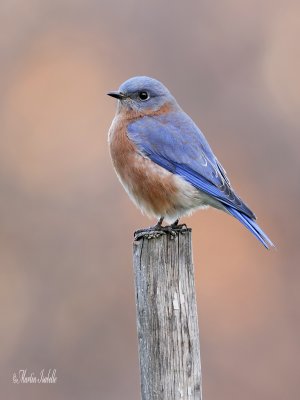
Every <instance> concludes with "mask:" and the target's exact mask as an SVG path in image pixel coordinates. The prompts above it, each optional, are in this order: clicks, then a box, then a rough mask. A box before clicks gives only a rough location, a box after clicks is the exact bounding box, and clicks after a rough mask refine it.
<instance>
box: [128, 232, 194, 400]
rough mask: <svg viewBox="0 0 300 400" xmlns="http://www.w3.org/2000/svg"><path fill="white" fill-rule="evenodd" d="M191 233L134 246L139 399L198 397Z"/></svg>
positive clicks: (142, 240) (144, 238) (142, 239)
mask: <svg viewBox="0 0 300 400" xmlns="http://www.w3.org/2000/svg"><path fill="white" fill-rule="evenodd" d="M145 232H146V231H145ZM148 233H149V232H148ZM191 235H192V234H191V229H187V230H184V231H181V232H180V233H176V236H172V235H170V234H164V235H160V236H158V237H155V235H153V236H154V237H152V238H149V236H147V234H145V235H143V234H141V233H139V237H140V239H139V240H136V241H135V242H134V245H133V267H134V274H135V289H136V307H137V331H138V344H139V358H140V371H141V391H142V400H201V399H202V381H201V364H200V343H199V328H198V317H197V305H196V296H195V284H194V267H193V260H192V246H191Z"/></svg>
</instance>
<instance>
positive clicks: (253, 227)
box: [225, 205, 275, 249]
mask: <svg viewBox="0 0 300 400" xmlns="http://www.w3.org/2000/svg"><path fill="white" fill-rule="evenodd" d="M225 208H226V209H227V211H228V212H229V213H230V214H231V215H232V216H233V217H235V218H236V219H237V220H239V221H240V222H241V223H242V224H243V225H244V226H245V227H246V228H247V229H248V230H249V231H250V232H251V233H252V234H253V235H254V236H255V237H256V238H257V239H258V240H259V241H260V242H261V243H262V244H263V245H264V246H265V248H266V249H270V247H275V246H274V244H273V243H272V241H271V240H270V239H269V238H268V236H267V235H266V234H265V233H264V231H263V230H262V229H261V228H260V227H259V226H258V224H257V223H256V222H255V221H254V220H253V219H251V218H249V217H248V216H247V215H245V214H244V213H242V212H240V211H238V210H236V209H235V208H233V207H230V206H227V205H226V206H225Z"/></svg>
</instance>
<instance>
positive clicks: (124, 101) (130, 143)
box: [108, 76, 274, 249]
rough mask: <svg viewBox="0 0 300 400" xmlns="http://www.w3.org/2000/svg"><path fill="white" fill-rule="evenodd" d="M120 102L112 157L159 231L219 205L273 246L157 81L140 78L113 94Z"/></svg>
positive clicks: (197, 132)
mask: <svg viewBox="0 0 300 400" xmlns="http://www.w3.org/2000/svg"><path fill="white" fill-rule="evenodd" d="M108 95H109V96H112V97H114V98H116V99H117V100H118V102H117V111H116V115H115V117H114V119H113V121H112V125H111V127H110V129H109V134H108V142H109V148H110V154H111V159H112V162H113V165H114V168H115V171H116V173H117V176H118V178H119V180H120V181H121V183H122V185H123V186H124V188H125V190H126V192H127V193H128V195H129V197H130V198H131V199H132V201H133V202H134V203H135V204H136V206H137V207H138V208H140V209H141V211H142V212H143V213H144V214H146V215H147V216H149V217H151V218H153V217H155V218H157V219H158V223H157V225H156V226H155V227H154V228H155V229H163V227H162V223H163V220H165V221H166V222H167V223H171V227H173V228H175V227H176V226H178V222H179V219H180V218H181V217H182V216H184V215H190V214H191V213H192V212H193V211H195V210H197V209H200V208H206V207H209V206H211V207H214V208H217V209H219V210H222V211H225V212H226V213H227V214H230V215H232V216H233V217H235V218H236V219H237V220H239V221H240V222H241V223H242V224H243V225H244V226H245V227H246V228H247V229H248V230H249V231H250V232H251V233H252V234H253V235H254V236H255V237H256V238H257V239H258V240H259V241H260V242H261V243H262V244H263V245H264V246H265V247H266V248H267V249H268V248H270V247H272V246H274V245H273V243H272V242H271V240H270V239H269V238H268V236H267V235H266V234H265V233H264V232H263V231H262V229H261V228H260V227H259V226H258V224H257V223H256V222H255V219H256V217H255V215H254V213H253V212H252V211H251V210H250V209H249V207H248V206H247V205H246V204H245V203H244V202H243V201H242V200H241V198H240V197H239V196H238V195H237V194H236V193H235V192H234V190H233V188H232V186H231V184H230V181H229V179H228V177H227V175H226V172H225V170H224V168H223V167H222V165H221V164H220V162H219V161H218V159H217V158H216V156H215V155H214V153H213V151H212V149H211V147H210V146H209V144H208V142H207V140H206V139H205V137H204V135H203V133H202V132H201V131H200V129H199V128H198V127H197V125H196V124H195V123H194V122H193V120H192V119H191V118H190V117H189V116H188V115H187V114H186V113H185V112H184V111H183V110H182V109H181V108H180V106H179V105H178V104H177V102H176V100H175V98H174V97H173V96H172V94H171V93H170V92H169V90H168V89H167V88H166V87H165V86H164V85H163V84H162V83H161V82H159V81H158V80H156V79H153V78H149V77H146V76H137V77H134V78H131V79H128V80H127V81H126V82H124V83H123V84H122V85H121V86H120V88H119V90H118V91H114V92H109V93H108Z"/></svg>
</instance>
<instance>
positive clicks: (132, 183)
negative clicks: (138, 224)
mask: <svg viewBox="0 0 300 400" xmlns="http://www.w3.org/2000/svg"><path fill="white" fill-rule="evenodd" d="M132 119H133V118H132V117H131V116H130V115H128V116H127V117H126V116H124V115H120V114H119V115H117V116H116V117H115V119H114V121H113V123H112V126H111V128H110V131H109V145H110V153H111V158H112V162H113V165H114V167H115V170H116V172H117V175H118V177H119V179H120V181H121V183H122V184H123V186H124V188H125V190H126V191H127V193H128V194H129V196H130V197H131V198H132V200H133V201H134V202H135V203H136V205H137V206H138V207H139V208H141V210H142V211H143V212H144V213H145V214H147V215H149V216H152V217H160V216H163V215H166V214H170V213H172V212H173V210H174V209H175V208H176V204H175V202H176V201H175V199H176V194H177V192H178V189H177V186H176V183H175V180H174V176H173V174H171V173H170V172H169V171H167V170H165V169H164V168H162V167H160V166H159V165H157V164H155V163H154V162H153V161H151V160H150V159H149V158H147V157H145V156H144V155H142V154H141V153H139V151H138V149H137V148H136V146H135V144H134V143H133V142H132V141H131V140H130V139H129V138H128V136H127V131H126V127H127V125H128V123H129V122H131V121H132Z"/></svg>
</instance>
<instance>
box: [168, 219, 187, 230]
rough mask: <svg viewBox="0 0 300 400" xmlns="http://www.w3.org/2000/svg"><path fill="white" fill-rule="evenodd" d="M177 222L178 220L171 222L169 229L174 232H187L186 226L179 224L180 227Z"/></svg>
mask: <svg viewBox="0 0 300 400" xmlns="http://www.w3.org/2000/svg"><path fill="white" fill-rule="evenodd" d="M178 222H179V218H178V219H176V221H175V222H173V224H171V225H170V226H171V228H172V229H173V230H174V231H181V230H187V226H186V224H180V225H179V224H178Z"/></svg>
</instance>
